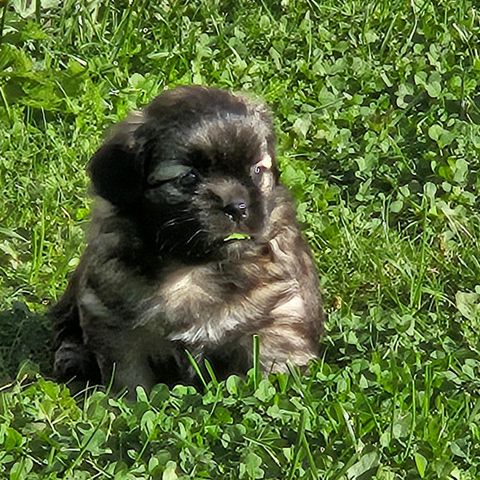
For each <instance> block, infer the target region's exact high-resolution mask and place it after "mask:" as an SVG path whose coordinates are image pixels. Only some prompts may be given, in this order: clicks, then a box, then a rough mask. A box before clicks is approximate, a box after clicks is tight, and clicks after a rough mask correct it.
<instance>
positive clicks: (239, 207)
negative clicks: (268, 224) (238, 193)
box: [223, 200, 248, 222]
mask: <svg viewBox="0 0 480 480" xmlns="http://www.w3.org/2000/svg"><path fill="white" fill-rule="evenodd" d="M223 211H224V212H225V215H226V216H227V217H229V218H230V219H232V220H233V221H235V222H239V221H240V220H245V218H247V216H248V212H247V204H246V202H245V200H235V201H233V202H231V203H229V204H228V205H226V206H225V207H223Z"/></svg>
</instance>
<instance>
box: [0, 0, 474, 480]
mask: <svg viewBox="0 0 480 480" xmlns="http://www.w3.org/2000/svg"><path fill="white" fill-rule="evenodd" d="M0 38H1V43H0V186H1V192H2V195H1V200H0V272H1V275H0V385H3V386H2V387H0V478H9V479H37V478H38V479H40V478H41V479H63V478H66V479H75V480H77V479H91V478H102V479H103V478H114V479H144V478H155V479H162V480H175V479H197V478H198V479H201V478H205V479H231V480H237V479H282V480H283V479H300V478H301V479H304V478H305V479H322V480H323V479H325V480H327V479H338V480H340V479H342V480H343V479H345V480H354V479H355V480H357V479H358V480H360V479H361V480H364V479H379V480H380V479H382V480H393V479H418V478H421V479H441V480H444V479H452V480H457V479H458V480H476V479H478V478H480V176H479V174H480V8H479V5H478V2H477V1H476V0H455V1H453V0H439V1H433V0H411V1H406V0H392V1H391V2H387V1H386V0H380V1H373V0H345V1H343V2H337V1H334V0H281V1H280V0H278V1H269V0H259V1H254V0H237V1H235V2H234V1H233V0H204V1H199V0H196V1H173V0H162V1H160V0H158V1H154V0H129V1H127V0H122V1H115V2H111V1H107V0H82V1H80V2H75V1H73V0H66V1H64V2H60V1H58V0H44V1H43V0H42V1H40V0H38V1H33V2H29V1H27V0H10V1H9V0H0ZM191 83H199V84H205V85H212V86H219V87H223V88H228V89H232V90H236V91H248V92H253V93H254V94H256V95H259V96H261V97H263V98H264V99H265V100H266V101H267V102H268V103H269V105H270V106H271V108H272V110H273V112H274V115H275V127H276V131H277V134H278V141H279V146H278V155H279V159H280V163H281V166H282V171H283V174H282V176H283V180H284V182H285V183H286V184H287V185H288V186H289V187H290V188H291V190H292V192H293V193H294V196H295V198H296V201H297V206H298V217H299V219H300V221H301V222H302V225H303V228H304V232H305V235H306V237H307V239H308V240H309V242H310V244H311V246H312V249H313V251H314V254H315V258H316V261H317V264H318V268H319V272H320V278H321V285H322V289H323V295H324V301H325V309H326V311H327V314H328V321H327V328H326V332H325V335H324V337H323V339H322V343H321V347H322V359H321V361H318V362H316V363H315V364H313V365H311V367H310V370H309V372H307V373H306V374H305V375H300V374H299V372H297V371H296V370H293V369H292V371H291V373H290V374H289V375H278V376H271V377H270V378H260V377H259V376H258V375H257V373H256V371H255V370H252V371H251V372H250V373H249V374H248V375H247V377H246V378H245V379H240V378H237V377H230V378H229V379H228V380H227V381H226V382H217V380H216V379H215V378H214V376H213V377H212V378H211V379H205V387H204V389H203V391H196V390H195V389H194V388H192V387H180V386H177V387H175V388H173V389H171V390H169V389H168V388H167V387H165V386H163V385H159V386H157V387H156V388H155V389H154V391H153V392H152V394H151V395H149V396H147V395H146V394H145V393H144V392H143V391H142V390H139V391H138V392H137V396H138V401H137V402H136V403H126V402H124V401H123V400H122V399H116V398H113V397H111V396H108V395H106V394H105V393H104V392H102V391H100V390H98V391H95V390H90V391H88V392H84V393H82V394H80V395H77V396H72V395H71V393H70V391H69V389H68V388H67V387H65V386H64V385H58V384H56V383H54V382H52V381H51V380H49V375H50V373H51V372H50V365H51V355H52V352H51V347H50V346H51V338H50V335H51V332H50V326H49V324H48V321H47V320H46V318H45V311H46V308H47V307H48V305H50V304H52V303H53V302H54V301H55V300H56V299H57V298H58V297H59V296H60V295H61V293H62V291H63V290H64V288H65V286H66V281H67V278H68V274H69V273H70V272H71V271H72V270H73V269H74V268H75V266H76V264H77V263H78V260H79V257H80V255H81V253H82V250H83V248H84V241H85V235H84V232H85V226H86V224H87V222H88V218H89V211H90V205H91V203H90V199H89V197H88V179H87V176H86V173H85V167H86V165H87V163H88V160H89V158H90V156H91V155H92V153H93V152H94V151H95V149H96V148H97V147H98V146H99V144H100V142H101V139H102V135H103V134H104V132H105V130H106V129H107V128H108V127H109V126H110V125H112V124H113V123H115V122H117V121H118V120H120V119H122V118H124V117H125V116H126V114H127V113H128V112H129V111H130V110H132V109H134V108H137V107H140V106H142V105H144V104H146V103H147V102H148V101H149V100H151V99H152V98H153V97H154V96H155V95H156V94H157V93H158V92H160V91H162V90H163V89H164V88H166V87H173V86H176V85H180V84H191Z"/></svg>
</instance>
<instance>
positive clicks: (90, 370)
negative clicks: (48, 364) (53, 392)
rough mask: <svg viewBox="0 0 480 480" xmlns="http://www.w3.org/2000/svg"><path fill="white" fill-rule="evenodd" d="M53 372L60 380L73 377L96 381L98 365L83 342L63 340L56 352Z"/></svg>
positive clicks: (63, 380) (64, 380)
mask: <svg viewBox="0 0 480 480" xmlns="http://www.w3.org/2000/svg"><path fill="white" fill-rule="evenodd" d="M53 374H54V376H55V378H56V379H57V380H59V381H62V382H66V381H68V380H71V379H75V380H82V381H87V380H90V381H93V382H96V381H97V380H98V377H99V372H98V365H97V364H96V361H95V358H94V357H93V356H92V354H91V353H90V351H89V350H88V349H87V348H86V347H85V345H83V344H81V343H75V342H68V341H65V342H62V344H61V345H60V347H59V348H58V349H57V351H56V352H55V361H54V365H53Z"/></svg>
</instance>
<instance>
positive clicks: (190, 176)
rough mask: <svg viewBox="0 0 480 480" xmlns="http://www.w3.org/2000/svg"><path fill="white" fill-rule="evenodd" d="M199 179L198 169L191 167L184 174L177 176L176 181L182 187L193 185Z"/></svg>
mask: <svg viewBox="0 0 480 480" xmlns="http://www.w3.org/2000/svg"><path fill="white" fill-rule="evenodd" d="M199 180H200V175H199V173H198V171H197V170H195V169H194V168H192V169H191V170H189V171H188V172H187V173H185V174H184V175H182V176H181V177H179V178H178V183H179V184H180V185H181V186H182V187H191V186H193V185H196V184H197V183H198V181H199Z"/></svg>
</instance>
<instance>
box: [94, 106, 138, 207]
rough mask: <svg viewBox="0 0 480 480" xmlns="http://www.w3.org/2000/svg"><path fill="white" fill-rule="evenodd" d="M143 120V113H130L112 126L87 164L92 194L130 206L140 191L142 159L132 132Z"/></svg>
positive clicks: (117, 203)
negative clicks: (110, 133)
mask: <svg viewBox="0 0 480 480" xmlns="http://www.w3.org/2000/svg"><path fill="white" fill-rule="evenodd" d="M144 123H145V116H144V114H143V112H134V113H132V114H130V115H129V116H128V118H127V119H126V120H125V121H123V122H121V123H119V124H118V125H117V126H116V127H115V128H114V130H113V132H112V135H111V136H110V138H109V139H107V140H106V141H105V143H104V144H103V145H102V146H101V147H100V148H99V149H98V150H97V152H96V153H95V154H94V155H93V157H92V159H91V160H90V164H89V166H88V173H89V175H90V178H91V180H92V184H93V189H94V191H95V193H96V194H97V195H100V196H101V197H103V198H105V199H106V200H109V201H110V202H112V203H113V204H114V205H116V206H118V207H128V206H130V205H133V204H134V203H135V202H136V201H137V200H139V199H140V197H141V194H142V186H143V158H142V156H141V155H140V152H139V147H138V145H137V142H136V139H135V131H136V130H137V129H138V128H139V127H140V126H141V125H143V124H144Z"/></svg>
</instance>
